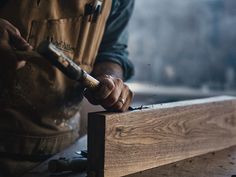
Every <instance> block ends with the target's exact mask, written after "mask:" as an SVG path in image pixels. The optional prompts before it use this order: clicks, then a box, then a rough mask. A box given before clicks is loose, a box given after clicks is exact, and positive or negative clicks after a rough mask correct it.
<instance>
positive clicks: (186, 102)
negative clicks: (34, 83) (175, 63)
mask: <svg viewBox="0 0 236 177" xmlns="http://www.w3.org/2000/svg"><path fill="white" fill-rule="evenodd" d="M221 101H236V97H234V96H227V95H223V96H217V97H209V98H201V99H192V100H184V101H177V102H171V103H160V104H153V105H142V106H141V107H140V108H138V109H135V110H132V111H127V112H121V113H117V112H107V111H100V112H94V113H90V114H91V115H93V114H95V115H97V116H98V115H99V116H105V117H106V118H107V117H110V116H111V117H112V116H114V115H120V116H122V115H125V116H128V115H129V114H132V113H135V112H146V111H147V112H148V111H152V110H153V109H168V108H173V107H185V106H190V105H199V104H207V103H214V102H215V103H217V102H221Z"/></svg>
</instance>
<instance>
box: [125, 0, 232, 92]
mask: <svg viewBox="0 0 236 177" xmlns="http://www.w3.org/2000/svg"><path fill="white" fill-rule="evenodd" d="M129 30H130V40H129V50H130V58H131V60H132V61H133V62H134V63H135V68H136V73H135V76H134V78H133V79H132V80H131V82H141V83H149V84H151V85H156V86H159V85H164V86H187V87H190V88H198V89H205V90H223V91H225V90H234V89H235V88H236V82H235V81H236V50H235V47H236V1H235V0H136V5H135V11H134V14H133V17H132V19H131V22H130V25H129Z"/></svg>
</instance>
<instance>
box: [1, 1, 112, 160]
mask: <svg viewBox="0 0 236 177" xmlns="http://www.w3.org/2000/svg"><path fill="white" fill-rule="evenodd" d="M97 2H98V1H97V0H8V1H7V3H6V4H5V5H4V6H3V7H1V8H0V18H3V19H6V20H8V21H9V22H10V23H12V24H13V25H14V26H15V27H17V28H18V29H19V30H20V32H21V35H22V36H23V37H24V38H25V39H27V41H28V42H29V43H30V44H31V45H32V46H33V47H34V48H37V46H38V45H39V43H40V42H41V41H42V40H50V41H52V42H53V43H54V44H55V45H57V46H58V47H59V48H60V49H62V50H63V51H64V52H65V53H66V54H67V55H68V56H70V57H71V58H73V60H74V61H75V62H76V63H77V64H79V65H80V66H81V67H82V68H83V69H85V70H86V71H87V72H91V71H92V68H93V64H94V60H95V58H96V55H97V52H98V48H99V45H100V43H101V40H102V36H103V33H104V28H105V23H106V20H107V18H108V16H109V13H110V9H111V2H112V0H100V2H102V8H101V12H100V13H99V14H98V16H97V18H95V17H96V16H95V15H94V13H87V12H89V11H88V9H89V8H85V7H91V5H92V6H95V5H96V4H97ZM88 4H89V5H88ZM8 73H10V74H9V75H8ZM82 98H83V88H82V87H81V86H80V85H79V84H78V83H75V82H73V81H71V80H69V79H68V78H66V77H65V76H64V75H63V74H62V73H61V72H60V71H59V70H57V69H55V68H54V67H52V66H51V65H50V64H49V63H48V62H47V61H46V60H45V59H44V58H32V59H30V60H29V61H28V62H27V64H26V66H25V67H23V68H22V69H19V70H17V71H10V72H9V71H8V72H6V73H4V75H0V154H1V153H12V154H20V155H29V156H32V155H33V156H34V155H49V154H54V153H57V152H58V151H60V150H62V149H63V148H65V147H67V146H68V145H70V144H71V143H72V142H74V141H75V139H77V138H78V128H79V117H80V116H79V113H78V111H79V108H80V102H81V100H82Z"/></svg>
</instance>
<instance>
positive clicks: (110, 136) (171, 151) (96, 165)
mask: <svg viewBox="0 0 236 177" xmlns="http://www.w3.org/2000/svg"><path fill="white" fill-rule="evenodd" d="M98 127H101V128H103V127H104V130H105V131H104V132H103V131H101V130H100V129H99V128H98ZM88 137H89V140H88V152H89V164H90V169H89V170H90V176H105V177H118V176H124V175H128V174H132V173H135V172H140V171H144V170H147V169H151V168H155V167H158V166H161V165H165V164H169V163H172V162H176V161H179V160H183V159H187V158H190V157H194V156H198V155H201V154H206V153H208V152H212V151H218V150H221V149H225V148H228V147H230V146H233V145H236V100H235V98H232V97H217V98H211V99H201V100H195V101H187V102H177V103H170V104H161V105H155V106H151V107H149V108H148V109H143V110H136V111H132V112H127V113H117V114H114V113H97V114H91V115H89V123H88ZM91 137H92V138H91ZM94 137H96V139H95V138H94ZM101 142H102V143H101Z"/></svg>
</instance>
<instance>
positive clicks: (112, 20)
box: [95, 0, 134, 80]
mask: <svg viewBox="0 0 236 177" xmlns="http://www.w3.org/2000/svg"><path fill="white" fill-rule="evenodd" d="M133 8H134V0H113V6H112V10H111V13H110V16H109V18H108V21H107V24H106V29H105V33H104V36H103V40H102V42H101V45H100V48H99V52H98V55H97V58H96V61H95V63H99V62H104V61H111V62H114V63H117V64H119V65H120V66H121V67H122V69H123V73H124V80H128V79H129V78H130V77H131V76H132V75H133V74H134V67H133V64H132V62H131V61H130V60H129V58H128V56H129V53H128V50H127V47H128V46H127V44H128V28H127V25H128V22H129V19H130V17H131V14H132V11H133Z"/></svg>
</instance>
